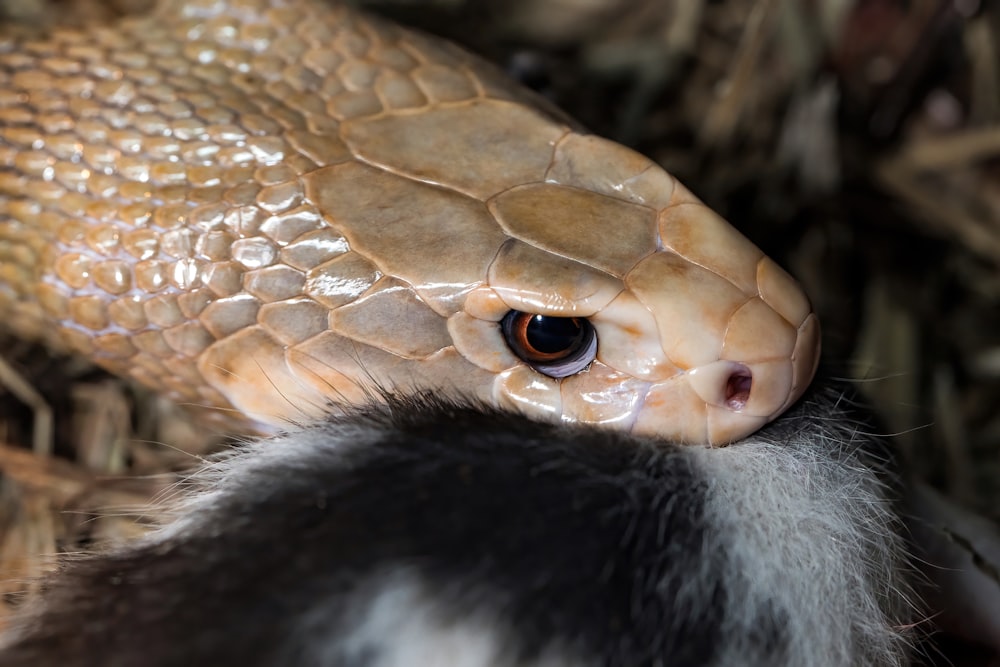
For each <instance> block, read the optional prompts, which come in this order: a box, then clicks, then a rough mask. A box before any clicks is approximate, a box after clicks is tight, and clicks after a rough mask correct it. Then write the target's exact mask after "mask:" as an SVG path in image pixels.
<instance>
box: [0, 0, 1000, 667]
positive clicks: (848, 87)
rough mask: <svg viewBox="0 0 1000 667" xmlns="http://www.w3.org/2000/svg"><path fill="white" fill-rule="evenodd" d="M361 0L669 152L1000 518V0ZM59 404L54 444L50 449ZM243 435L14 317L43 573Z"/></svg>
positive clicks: (939, 478)
mask: <svg viewBox="0 0 1000 667" xmlns="http://www.w3.org/2000/svg"><path fill="white" fill-rule="evenodd" d="M145 4H148V2H147V1H146V0H138V1H135V2H133V1H132V0H118V1H117V2H101V1H100V0H81V1H76V2H74V1H73V0H0V21H27V22H44V21H47V20H49V17H52V16H60V17H61V18H63V19H65V17H66V16H67V15H68V14H69V13H72V12H77V13H82V14H90V13H94V12H97V13H105V14H108V15H113V14H117V13H124V12H128V11H134V10H135V9H136V8H137V7H139V8H141V6H142V5H145ZM357 4H361V5H364V6H365V7H367V8H369V9H371V10H373V11H377V12H379V13H382V14H385V15H388V16H390V17H392V18H395V19H396V20H399V21H401V22H403V23H406V24H409V25H413V26H417V27H420V28H421V29H423V30H426V31H428V32H431V33H435V34H438V35H442V36H445V37H448V38H450V39H452V40H454V41H457V42H460V43H462V44H463V45H465V46H467V47H468V48H470V49H471V50H473V51H475V52H478V53H480V54H482V55H484V56H485V57H487V58H489V59H490V60H492V61H494V62H495V63H497V64H498V65H499V66H500V67H502V68H504V69H505V70H506V71H507V72H508V73H510V74H512V75H513V76H515V77H517V78H518V79H520V80H521V81H522V82H524V83H525V84H527V85H529V86H531V87H533V88H534V89H535V90H537V91H538V92H540V93H541V94H542V95H544V96H546V97H547V98H549V99H550V100H551V101H552V102H554V103H555V104H557V105H558V106H560V107H562V108H563V109H565V110H566V111H568V112H569V113H570V114H571V115H573V116H574V117H575V118H577V119H578V120H579V121H580V122H581V123H582V124H583V125H584V126H586V127H587V128H589V129H590V130H592V131H594V132H596V133H598V134H602V135H605V136H608V137H611V138H613V139H616V140H618V141H620V142H622V143H625V144H627V145H629V146H632V147H634V148H636V149H637V150H639V151H640V152H643V153H645V154H647V155H649V156H650V157H652V158H653V159H655V160H657V161H658V162H660V163H661V164H663V165H664V166H665V167H666V168H667V169H668V170H669V171H671V172H672V173H673V174H675V175H676V176H677V177H678V178H679V179H680V180H681V181H683V182H684V183H685V184H686V185H687V186H688V187H689V188H690V189H691V190H693V191H694V192H695V193H696V194H697V195H698V196H700V197H701V198H702V199H703V200H704V201H705V202H706V203H708V204H709V205H710V206H712V207H713V208H714V209H716V210H717V211H719V212H720V213H721V214H722V215H724V216H725V217H726V218H728V219H729V220H730V221H731V222H732V223H733V224H734V225H735V226H736V227H738V228H739V229H741V230H742V231H743V232H744V233H745V234H746V235H747V236H748V237H750V238H751V239H752V240H754V241H755V242H756V243H757V244H758V245H760V246H761V247H762V248H763V249H764V250H765V252H767V253H768V254H770V255H771V256H772V257H774V258H775V259H776V260H777V261H778V262H779V263H781V264H782V265H784V266H785V267H787V268H788V269H789V270H790V271H791V272H792V273H793V274H794V275H796V277H798V278H799V280H801V281H802V283H803V284H804V285H805V287H806V289H807V291H808V292H809V294H810V296H811V298H812V300H813V303H814V305H815V307H816V309H817V311H818V312H819V315H820V318H821V321H822V323H823V327H824V351H825V363H826V370H827V373H828V374H830V375H833V376H835V377H839V378H844V379H847V380H849V381H851V382H852V383H854V384H855V385H856V386H857V387H858V389H859V390H860V391H861V392H862V393H863V394H864V395H865V397H866V398H867V399H868V400H869V401H870V402H871V403H872V405H873V406H874V407H875V409H876V411H877V412H878V414H879V415H880V417H881V419H882V424H883V425H882V428H883V429H884V430H885V432H886V434H888V435H889V436H890V437H891V442H892V443H893V445H894V446H895V447H896V448H897V449H898V451H900V452H901V453H902V456H903V458H904V460H905V462H906V464H907V466H908V468H909V470H910V471H911V472H912V474H913V475H915V476H917V477H919V478H921V479H924V480H926V481H928V482H929V483H931V484H932V485H934V486H935V487H936V488H938V489H940V490H942V491H943V492H944V493H946V494H947V495H948V496H949V497H951V498H953V499H955V500H957V501H958V502H960V503H962V504H963V505H965V506H966V507H969V508H972V509H974V510H976V511H978V512H979V513H981V514H983V515H985V516H988V517H991V518H992V519H994V520H996V521H1000V2H997V1H996V0H674V1H672V2H671V1H669V0H367V1H364V2H360V3H357ZM46 415H55V419H54V421H52V422H51V423H53V424H54V429H55V437H54V443H55V449H54V451H53V452H52V453H53V454H54V455H55V456H54V457H36V456H33V455H32V454H31V448H32V447H33V444H32V439H33V438H38V439H39V444H37V445H34V446H35V447H36V448H43V449H44V447H45V445H44V444H41V441H43V440H44V438H39V430H40V429H41V430H42V433H43V434H44V429H45V426H44V424H45V423H47V421H46V419H47V418H46ZM220 440H221V439H220V438H219V437H218V436H216V435H214V434H212V433H211V432H206V429H205V428H203V427H199V426H198V425H197V424H196V423H194V422H192V421H191V420H190V418H189V417H188V415H187V414H186V413H185V412H184V410H183V409H181V408H178V407H177V406H173V405H170V404H167V403H165V402H163V401H161V400H159V399H157V398H156V397H155V396H151V395H149V394H147V393H145V392H143V391H141V390H138V389H135V388H134V387H130V386H126V385H123V384H122V383H120V382H119V381H117V380H115V379H113V378H110V377H108V376H106V375H104V374H103V373H101V372H100V371H98V370H95V369H94V368H92V367H89V366H87V365H86V364H84V363H81V362H80V361H78V360H71V359H60V358H53V357H52V356H51V355H50V354H49V353H48V352H46V351H45V350H42V349H39V348H36V347H32V346H29V345H25V344H23V343H20V342H17V341H12V340H0V471H2V476H0V563H4V564H5V568H6V570H7V572H8V573H11V572H13V573H15V574H17V575H19V576H26V575H31V574H35V573H37V572H38V571H39V569H40V568H43V567H45V566H46V565H45V563H44V562H40V561H38V559H36V558H33V557H32V554H37V553H40V552H41V553H56V552H61V551H74V550H78V549H82V548H86V547H87V546H88V545H90V544H92V543H94V542H95V541H101V540H104V539H118V538H121V537H127V536H128V535H131V534H134V533H136V532H138V531H139V530H141V526H137V525H136V524H135V522H134V516H133V515H132V514H130V513H129V511H128V510H129V508H130V507H135V506H137V505H138V504H139V503H141V502H142V501H144V500H145V499H147V498H148V497H150V496H152V495H155V494H157V493H162V492H164V490H165V489H167V488H168V486H169V484H170V483H172V482H174V481H176V479H177V478H178V477H177V476H178V471H181V470H183V469H184V468H186V467H190V465H191V464H192V463H194V462H196V460H197V457H199V456H201V455H204V454H205V453H207V452H210V451H212V450H213V449H215V448H217V447H218V446H219V445H220ZM108 509H112V510H113V511H112V512H111V516H107V511H106V510H108ZM98 515H102V516H101V518H98ZM16 588H17V587H12V588H11V590H10V591H8V593H10V594H9V595H8V597H7V598H6V600H7V601H8V602H13V601H16V595H15V589H16ZM0 592H2V591H0ZM970 664H971V663H970Z"/></svg>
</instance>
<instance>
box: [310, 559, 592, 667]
mask: <svg viewBox="0 0 1000 667" xmlns="http://www.w3.org/2000/svg"><path fill="white" fill-rule="evenodd" d="M371 581H372V584H371V585H370V586H363V587H362V591H363V592H361V593H358V594H357V595H355V596H354V599H353V602H352V603H351V604H350V605H349V606H350V607H351V608H353V609H354V610H355V611H353V612H352V614H351V615H352V616H354V618H353V619H352V621H351V622H350V624H349V626H348V628H346V629H345V632H344V635H343V636H339V633H338V636H337V637H334V638H332V639H331V641H330V642H328V643H326V644H323V645H318V646H317V645H316V644H315V643H313V646H314V653H313V655H311V656H310V658H311V659H314V661H315V663H316V664H351V665H353V664H363V665H366V667H414V666H415V665H426V666H428V667H429V666H431V665H433V666H434V667H515V666H517V667H586V666H587V665H590V664H593V663H591V662H590V661H585V660H583V659H581V658H580V656H579V655H575V654H574V653H573V652H571V651H568V650H562V649H559V648H556V647H555V646H553V647H549V648H547V649H546V650H545V651H544V652H543V655H542V656H540V657H539V658H538V659H537V660H533V661H531V662H524V661H522V660H519V659H518V657H517V655H515V654H514V653H513V652H512V651H511V650H510V648H509V647H510V646H516V645H517V642H516V641H511V636H510V632H511V630H510V627H509V625H508V624H507V623H505V622H504V621H502V620H501V619H500V618H499V617H498V616H495V615H494V614H492V613H491V612H487V611H483V610H468V609H462V610H454V609H452V610H449V609H447V608H446V605H444V604H443V601H442V599H441V596H440V595H435V594H434V592H432V591H430V590H429V589H428V586H427V585H426V584H423V583H421V582H420V580H419V578H418V576H417V575H415V574H407V573H404V572H402V571H400V570H396V571H394V572H386V573H384V574H382V575H380V576H376V577H372V579H371ZM487 606H488V605H487ZM327 618H329V613H328V610H326V609H324V608H319V609H317V610H316V614H315V616H314V618H310V615H307V616H306V618H305V619H304V624H303V630H304V631H305V633H307V634H309V635H312V636H313V637H315V634H316V630H315V626H314V623H313V622H312V621H313V620H315V621H317V622H319V623H322V622H323V621H324V619H327ZM292 641H293V642H294V638H293V639H292ZM313 642H315V640H313Z"/></svg>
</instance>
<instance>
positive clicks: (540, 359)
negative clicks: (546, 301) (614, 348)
mask: <svg viewBox="0 0 1000 667" xmlns="http://www.w3.org/2000/svg"><path fill="white" fill-rule="evenodd" d="M500 328H501V330H502V331H503V336H504V338H505V339H506V340H507V345H509V346H510V349H511V350H513V352H514V354H516V355H517V356H519V357H520V358H521V359H523V360H524V361H526V362H528V365H529V366H531V367H532V368H534V369H535V370H536V371H538V372H539V373H544V374H545V375H548V376H549V377H554V378H564V377H567V376H569V375H573V374H574V373H579V372H580V371H582V370H583V369H584V368H586V367H587V365H588V364H590V362H591V361H593V360H594V357H596V356H597V332H596V331H594V325H592V324H591V323H590V322H588V321H587V320H586V319H584V318H582V317H553V316H550V315H536V314H534V313H523V312H521V311H519V310H512V311H510V312H509V313H507V314H506V315H504V318H503V320H502V321H501V322H500Z"/></svg>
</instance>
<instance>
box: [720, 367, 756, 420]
mask: <svg viewBox="0 0 1000 667" xmlns="http://www.w3.org/2000/svg"><path fill="white" fill-rule="evenodd" d="M752 384H753V374H752V373H751V372H750V369H749V368H747V367H746V366H743V365H741V366H740V367H739V369H738V370H736V371H734V372H733V373H731V374H730V375H729V379H727V380H726V406H727V407H728V408H730V409H731V410H742V409H743V408H744V407H746V404H747V400H748V399H749V398H750V387H751V385H752Z"/></svg>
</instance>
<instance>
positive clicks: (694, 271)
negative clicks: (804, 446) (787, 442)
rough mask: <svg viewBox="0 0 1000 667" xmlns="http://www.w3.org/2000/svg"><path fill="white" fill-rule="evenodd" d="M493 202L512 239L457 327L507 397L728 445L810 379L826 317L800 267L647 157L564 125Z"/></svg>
mask: <svg viewBox="0 0 1000 667" xmlns="http://www.w3.org/2000/svg"><path fill="white" fill-rule="evenodd" d="M490 212H491V213H492V214H493V216H494V217H495V218H496V220H497V221H498V223H499V224H500V226H501V227H502V229H503V230H504V231H505V232H506V234H508V235H509V236H510V239H509V240H508V241H506V242H505V243H504V244H503V245H502V247H501V248H500V251H499V252H498V253H497V255H496V258H495V259H494V260H493V262H492V264H491V265H490V269H489V274H488V277H487V280H486V283H485V285H483V286H482V287H480V288H479V289H477V290H474V291H473V292H472V293H470V295H469V296H468V298H467V300H466V303H465V311H464V313H462V314H460V315H458V316H456V317H453V318H452V321H451V323H450V324H451V331H452V333H453V337H454V340H455V344H456V347H457V349H458V350H459V351H460V352H462V353H463V354H464V355H465V356H466V357H467V358H469V359H471V360H474V361H475V362H476V363H478V364H479V365H480V366H484V367H487V368H489V369H490V370H491V371H494V372H496V373H497V379H496V381H495V384H494V398H495V400H497V401H498V402H500V403H501V404H504V405H506V406H509V407H515V408H517V409H519V410H521V411H524V412H528V413H532V414H536V415H539V416H546V417H548V418H558V419H561V420H565V421H582V422H590V423H600V424H607V425H613V426H617V427H621V428H626V429H630V430H632V431H634V432H638V433H654V434H658V435H661V436H665V437H669V438H671V439H675V440H678V441H682V442H689V443H709V444H714V445H720V444H726V443H730V442H734V441H736V440H739V439H740V438H742V437H744V436H746V435H749V434H750V433H752V432H753V431H755V430H757V429H758V428H760V427H761V426H763V425H764V424H765V423H767V422H768V421H770V420H772V419H774V418H775V417H776V416H778V415H779V414H781V413H782V412H783V411H784V410H786V409H787V408H788V407H789V406H790V405H791V404H792V403H793V402H794V401H795V400H796V399H797V398H798V397H799V396H801V394H802V392H803V391H804V390H805V388H806V386H807V385H808V384H809V382H810V381H811V379H812V377H813V374H814V373H815V370H816V365H817V361H818V358H819V326H818V321H817V318H816V316H815V315H814V314H813V313H812V312H811V308H810V305H809V302H808V300H807V298H806V296H805V295H804V293H803V292H802V290H801V289H800V288H799V286H798V285H797V284H796V282H795V281H794V279H793V278H791V277H790V276H789V275H788V274H787V273H786V272H785V271H783V270H782V269H781V268H780V267H779V266H778V265H777V264H776V263H775V262H774V261H772V260H771V259H769V258H768V257H766V256H765V255H764V253H763V252H761V250H760V249H758V248H757V247H756V246H754V245H753V244H752V243H751V242H750V241H748V240H747V239H746V238H744V237H743V236H742V235H741V234H740V233H739V232H737V231H736V230H735V229H734V228H732V227H731V226H730V225H729V224H728V223H727V222H726V221H725V220H723V219H722V218H721V217H719V216H718V215H717V214H715V213H714V212H713V211H712V210H711V209H709V208H708V207H707V206H705V205H704V204H703V203H701V202H700V201H699V200H698V199H697V198H696V197H695V196H694V195H692V194H691V193H690V192H689V191H688V190H687V189H686V188H685V187H684V186H682V185H681V184H680V183H678V182H677V181H676V179H674V178H673V177H672V176H670V175H669V174H667V173H666V172H665V171H663V170H662V169H661V168H660V167H658V166H657V165H655V164H653V163H652V162H650V161H648V160H647V159H646V158H644V157H642V156H640V155H638V154H635V153H633V152H632V151H630V150H628V149H626V148H623V147H621V146H619V145H617V144H614V143H612V142H609V141H606V140H603V139H600V138H597V137H593V136H586V135H577V134H570V135H568V136H567V137H565V138H563V139H562V140H561V142H560V143H559V145H558V147H557V149H556V151H555V159H554V161H553V163H552V166H551V167H550V168H549V171H548V173H547V176H546V179H545V181H544V182H541V183H535V184H530V185H524V186H519V187H515V188H512V189H510V190H507V191H506V192H503V193H501V194H500V195H498V196H497V197H495V198H494V199H492V200H491V201H490ZM485 323H489V324H485ZM490 325H492V326H490ZM504 348H506V351H505V352H503V353H499V354H493V355H488V354H483V353H482V352H481V350H482V349H493V350H498V349H500V350H503V349H504ZM539 348H541V349H539Z"/></svg>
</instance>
